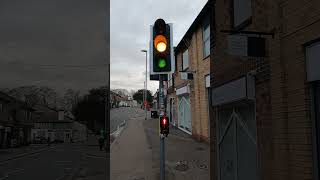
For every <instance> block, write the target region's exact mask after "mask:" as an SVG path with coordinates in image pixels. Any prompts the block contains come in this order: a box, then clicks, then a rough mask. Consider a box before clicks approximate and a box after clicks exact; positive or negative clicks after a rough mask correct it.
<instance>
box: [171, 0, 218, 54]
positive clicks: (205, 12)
mask: <svg viewBox="0 0 320 180" xmlns="http://www.w3.org/2000/svg"><path fill="white" fill-rule="evenodd" d="M214 3H215V1H214V0H208V2H207V3H206V4H205V5H204V7H203V8H202V10H201V11H200V13H199V14H198V16H197V17H196V19H195V20H194V21H193V23H192V24H191V26H190V27H189V29H188V31H187V32H186V33H185V34H184V36H183V38H182V39H181V41H180V42H179V43H178V45H177V47H176V48H175V49H174V53H175V54H176V53H177V52H179V51H181V50H183V49H185V48H187V47H186V46H187V45H186V43H185V40H188V39H191V37H192V34H193V33H194V32H195V31H196V30H197V28H198V27H199V26H200V25H202V22H203V20H205V18H210V16H208V15H209V13H210V12H212V11H213V10H214V8H213V6H214Z"/></svg>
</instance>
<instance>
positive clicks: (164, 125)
mask: <svg viewBox="0 0 320 180" xmlns="http://www.w3.org/2000/svg"><path fill="white" fill-rule="evenodd" d="M160 134H164V135H166V136H167V135H168V134H169V119H168V117H166V116H161V117H160Z"/></svg>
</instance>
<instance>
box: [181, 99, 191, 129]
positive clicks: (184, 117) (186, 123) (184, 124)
mask: <svg viewBox="0 0 320 180" xmlns="http://www.w3.org/2000/svg"><path fill="white" fill-rule="evenodd" d="M190 110H191V109H190V99H189V96H181V97H179V127H181V128H183V129H184V130H186V131H188V132H190V133H191V112H190Z"/></svg>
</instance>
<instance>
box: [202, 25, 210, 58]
mask: <svg viewBox="0 0 320 180" xmlns="http://www.w3.org/2000/svg"><path fill="white" fill-rule="evenodd" d="M206 29H208V30H209V34H208V37H207V38H206V39H205V37H204V36H205V30H206ZM210 35H211V34H210V22H209V21H208V20H206V21H205V23H204V24H203V26H202V47H203V48H202V49H203V50H202V56H203V59H206V58H207V57H209V56H210V54H211V52H210V38H211V37H210ZM207 41H209V47H208V48H209V49H208V52H209V53H208V54H207V55H206V54H205V52H206V51H205V50H206V49H205V48H206V46H205V44H206V42H207Z"/></svg>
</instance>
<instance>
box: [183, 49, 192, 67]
mask: <svg viewBox="0 0 320 180" xmlns="http://www.w3.org/2000/svg"><path fill="white" fill-rule="evenodd" d="M186 52H187V56H186V57H188V67H184V64H185V63H184V60H185V59H184V54H185V53H186ZM189 62H190V61H189V49H186V50H184V51H183V52H182V61H181V63H182V67H181V69H182V71H186V70H188V69H189V67H190V63H189Z"/></svg>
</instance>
